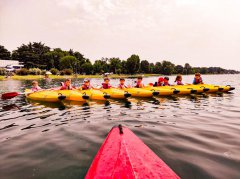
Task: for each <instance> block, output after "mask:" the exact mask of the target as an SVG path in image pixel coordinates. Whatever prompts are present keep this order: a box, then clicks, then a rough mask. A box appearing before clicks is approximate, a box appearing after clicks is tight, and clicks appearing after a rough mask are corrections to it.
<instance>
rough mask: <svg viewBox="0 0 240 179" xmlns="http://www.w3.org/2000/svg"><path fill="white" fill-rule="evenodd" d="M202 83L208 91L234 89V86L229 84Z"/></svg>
mask: <svg viewBox="0 0 240 179" xmlns="http://www.w3.org/2000/svg"><path fill="white" fill-rule="evenodd" d="M202 85H203V86H205V87H206V88H209V89H210V90H209V91H208V92H217V91H221V92H228V91H232V90H234V89H235V87H232V86H230V85H226V86H219V85H210V84H202Z"/></svg>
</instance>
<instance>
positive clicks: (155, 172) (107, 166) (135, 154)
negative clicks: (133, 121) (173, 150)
mask: <svg viewBox="0 0 240 179" xmlns="http://www.w3.org/2000/svg"><path fill="white" fill-rule="evenodd" d="M93 178H95V179H110V178H111V179H123V178H126V179H136V178H137V179H147V178H151V179H153V178H160V179H170V178H171V179H179V178H180V177H179V176H177V174H175V173H174V171H173V170H172V169H170V168H169V167H168V166H167V164H166V163H164V162H163V161H162V160H161V159H160V158H159V157H158V156H157V155H156V154H155V153H154V152H153V151H152V150H151V149H149V148H148V147H147V146H146V145H145V144H144V143H143V142H142V141H141V140H140V139H139V138H138V137H137V136H136V135H135V134H134V133H133V132H132V131H131V130H129V129H128V128H127V127H122V126H121V125H119V126H118V127H113V128H112V130H111V131H110V132H109V134H108V136H107V138H106V139H105V141H104V143H103V144H102V146H101V148H100V149H99V151H98V153H97V155H96V156H95V158H94V160H93V162H92V164H91V167H90V168H89V170H88V173H87V175H86V176H85V179H93Z"/></svg>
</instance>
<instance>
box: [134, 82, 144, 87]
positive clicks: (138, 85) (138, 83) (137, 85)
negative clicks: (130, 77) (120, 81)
mask: <svg viewBox="0 0 240 179" xmlns="http://www.w3.org/2000/svg"><path fill="white" fill-rule="evenodd" d="M140 84H142V82H137V84H136V86H135V88H140ZM143 86H144V85H143V84H142V87H143Z"/></svg>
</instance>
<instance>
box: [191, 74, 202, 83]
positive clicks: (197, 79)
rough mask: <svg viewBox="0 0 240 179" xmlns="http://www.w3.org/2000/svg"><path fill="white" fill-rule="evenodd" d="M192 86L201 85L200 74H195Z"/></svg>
mask: <svg viewBox="0 0 240 179" xmlns="http://www.w3.org/2000/svg"><path fill="white" fill-rule="evenodd" d="M193 84H194V85H197V84H203V80H202V77H201V74H200V73H195V78H194V80H193Z"/></svg>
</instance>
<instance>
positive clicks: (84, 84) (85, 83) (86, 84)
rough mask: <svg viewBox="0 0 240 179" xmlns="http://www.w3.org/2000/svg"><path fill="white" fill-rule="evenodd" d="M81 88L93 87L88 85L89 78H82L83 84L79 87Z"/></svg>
mask: <svg viewBox="0 0 240 179" xmlns="http://www.w3.org/2000/svg"><path fill="white" fill-rule="evenodd" d="M80 89H81V90H88V89H93V87H92V86H91V85H90V80H89V79H84V80H83V84H82V86H81V87H80Z"/></svg>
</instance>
